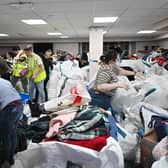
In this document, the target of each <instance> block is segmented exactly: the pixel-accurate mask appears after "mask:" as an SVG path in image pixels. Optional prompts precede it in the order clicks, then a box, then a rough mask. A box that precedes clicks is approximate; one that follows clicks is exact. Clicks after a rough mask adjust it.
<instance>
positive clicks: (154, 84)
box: [140, 75, 168, 109]
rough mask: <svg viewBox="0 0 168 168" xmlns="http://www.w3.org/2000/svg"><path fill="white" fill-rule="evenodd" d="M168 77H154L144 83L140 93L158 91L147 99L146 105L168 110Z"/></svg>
mask: <svg viewBox="0 0 168 168" xmlns="http://www.w3.org/2000/svg"><path fill="white" fill-rule="evenodd" d="M167 83H168V75H164V76H158V75H153V76H151V77H150V78H147V79H146V80H145V81H144V85H143V86H142V89H141V90H140V92H142V93H146V92H147V91H148V90H150V89H151V88H156V91H155V92H154V93H152V94H151V95H149V96H148V97H146V98H145V101H144V102H146V103H149V104H152V105H155V106H158V107H161V108H164V109H168V103H167V100H168V87H167Z"/></svg>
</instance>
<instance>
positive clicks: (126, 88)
mask: <svg viewBox="0 0 168 168" xmlns="http://www.w3.org/2000/svg"><path fill="white" fill-rule="evenodd" d="M119 88H123V89H125V90H128V89H129V85H128V84H127V83H119Z"/></svg>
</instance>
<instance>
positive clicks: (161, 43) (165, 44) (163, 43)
mask: <svg viewBox="0 0 168 168" xmlns="http://www.w3.org/2000/svg"><path fill="white" fill-rule="evenodd" d="M157 44H158V45H159V46H160V47H161V48H165V49H168V39H165V40H160V41H157Z"/></svg>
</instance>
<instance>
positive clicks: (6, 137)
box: [0, 104, 23, 162]
mask: <svg viewBox="0 0 168 168" xmlns="http://www.w3.org/2000/svg"><path fill="white" fill-rule="evenodd" d="M22 112H23V105H22V104H20V105H8V106H6V107H5V108H4V109H3V110H2V111H0V141H1V142H2V143H3V146H4V152H3V160H4V161H9V162H11V161H12V160H13V156H14V154H15V150H16V145H17V133H16V129H17V125H18V121H19V118H20V116H21V114H22Z"/></svg>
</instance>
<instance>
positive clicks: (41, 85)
mask: <svg viewBox="0 0 168 168" xmlns="http://www.w3.org/2000/svg"><path fill="white" fill-rule="evenodd" d="M36 88H37V90H38V93H39V103H44V102H45V92H44V81H41V82H38V83H35V82H34V81H33V80H30V83H29V95H30V99H31V101H32V100H33V97H34V92H35V89H36Z"/></svg>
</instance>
